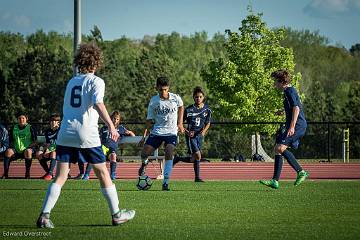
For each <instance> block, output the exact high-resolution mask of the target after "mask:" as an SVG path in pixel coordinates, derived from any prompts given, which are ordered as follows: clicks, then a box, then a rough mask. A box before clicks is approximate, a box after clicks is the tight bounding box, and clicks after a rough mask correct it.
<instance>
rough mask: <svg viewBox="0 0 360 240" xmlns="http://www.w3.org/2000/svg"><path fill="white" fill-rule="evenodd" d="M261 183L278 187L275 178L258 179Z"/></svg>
mask: <svg viewBox="0 0 360 240" xmlns="http://www.w3.org/2000/svg"><path fill="white" fill-rule="evenodd" d="M259 182H260V183H261V184H263V185H265V186H267V187H271V188H274V189H278V188H279V183H278V181H276V180H275V179H271V180H260V181H259Z"/></svg>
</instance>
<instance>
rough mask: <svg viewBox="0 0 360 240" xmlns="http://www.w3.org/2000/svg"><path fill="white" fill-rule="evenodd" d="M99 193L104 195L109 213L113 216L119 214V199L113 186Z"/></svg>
mask: <svg viewBox="0 0 360 240" xmlns="http://www.w3.org/2000/svg"><path fill="white" fill-rule="evenodd" d="M101 192H102V194H103V195H104V197H105V199H106V201H107V202H108V204H109V208H110V213H111V215H114V214H115V213H117V212H119V211H120V210H119V198H118V194H117V191H116V187H115V184H113V185H112V186H111V187H108V188H101Z"/></svg>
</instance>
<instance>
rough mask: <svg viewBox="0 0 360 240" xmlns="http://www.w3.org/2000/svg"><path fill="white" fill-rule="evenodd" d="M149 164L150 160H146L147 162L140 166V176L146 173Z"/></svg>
mask: <svg viewBox="0 0 360 240" xmlns="http://www.w3.org/2000/svg"><path fill="white" fill-rule="evenodd" d="M148 164H149V160H146V161H145V162H142V163H141V166H140V168H139V171H138V174H139V176H143V175H145V170H146V166H147V165H148Z"/></svg>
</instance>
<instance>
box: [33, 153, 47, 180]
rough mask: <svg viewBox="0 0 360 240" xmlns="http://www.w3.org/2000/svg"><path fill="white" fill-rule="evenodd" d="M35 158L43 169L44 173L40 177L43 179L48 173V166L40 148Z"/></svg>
mask: <svg viewBox="0 0 360 240" xmlns="http://www.w3.org/2000/svg"><path fill="white" fill-rule="evenodd" d="M35 156H36V158H37V160H38V161H39V163H40V166H41V167H42V168H43V169H44V171H45V174H44V175H43V176H42V177H41V178H42V179H44V178H45V177H46V176H47V175H48V174H49V167H48V165H47V159H46V157H45V154H44V152H43V151H42V150H39V151H37V152H36V155H35Z"/></svg>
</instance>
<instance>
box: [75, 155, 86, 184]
mask: <svg viewBox="0 0 360 240" xmlns="http://www.w3.org/2000/svg"><path fill="white" fill-rule="evenodd" d="M78 167H79V174H78V175H77V176H76V177H74V179H76V180H80V179H82V178H83V177H84V172H85V164H84V162H83V161H81V160H80V159H79V161H78Z"/></svg>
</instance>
